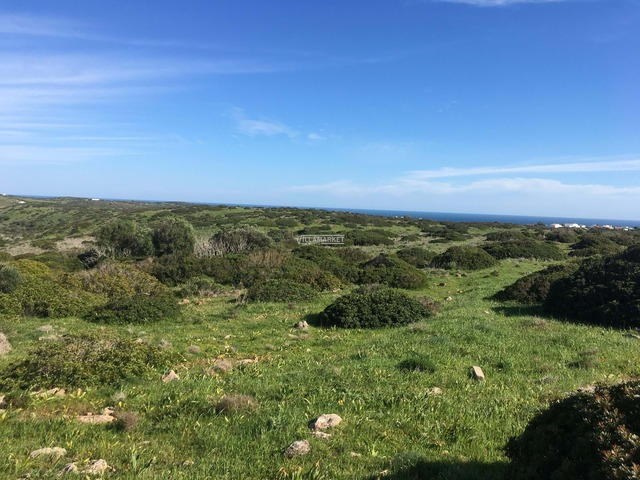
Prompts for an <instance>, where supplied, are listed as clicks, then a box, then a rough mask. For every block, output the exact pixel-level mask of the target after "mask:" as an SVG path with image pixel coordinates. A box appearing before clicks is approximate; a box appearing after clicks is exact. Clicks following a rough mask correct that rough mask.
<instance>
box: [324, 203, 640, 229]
mask: <svg viewBox="0 0 640 480" xmlns="http://www.w3.org/2000/svg"><path fill="white" fill-rule="evenodd" d="M323 210H324V209H323ZM326 210H335V211H338V212H352V213H364V214H367V215H381V216H385V217H404V216H407V217H411V218H423V219H430V220H436V221H447V222H468V223H471V222H499V223H515V224H518V225H532V224H536V223H544V224H545V225H550V224H552V223H559V224H565V223H577V224H579V225H586V226H587V227H591V226H592V225H611V226H613V227H640V220H619V219H617V220H616V219H610V218H609V219H607V218H580V217H543V216H539V217H538V216H528V215H500V214H482V213H447V212H416V211H410V210H369V209H357V208H327V209H326Z"/></svg>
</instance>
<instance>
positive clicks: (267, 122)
mask: <svg viewBox="0 0 640 480" xmlns="http://www.w3.org/2000/svg"><path fill="white" fill-rule="evenodd" d="M231 116H232V118H233V120H234V122H235V129H236V131H237V132H238V133H241V134H242V135H246V136H248V137H255V136H260V135H264V136H267V137H273V136H277V135H285V136H287V137H289V138H293V137H296V136H297V135H298V132H297V131H296V130H295V129H293V128H291V127H289V126H287V125H285V124H284V123H282V122H279V121H278V120H272V119H268V118H264V117H260V118H257V119H256V118H249V117H247V116H246V114H245V113H244V111H242V110H241V109H239V108H235V109H234V110H233V112H232V114H231Z"/></svg>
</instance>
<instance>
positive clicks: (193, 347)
mask: <svg viewBox="0 0 640 480" xmlns="http://www.w3.org/2000/svg"><path fill="white" fill-rule="evenodd" d="M187 351H188V352H189V353H200V352H201V349H200V347H199V346H198V345H191V346H190V347H189V348H187Z"/></svg>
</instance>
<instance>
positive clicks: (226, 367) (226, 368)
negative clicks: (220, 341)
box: [213, 360, 233, 373]
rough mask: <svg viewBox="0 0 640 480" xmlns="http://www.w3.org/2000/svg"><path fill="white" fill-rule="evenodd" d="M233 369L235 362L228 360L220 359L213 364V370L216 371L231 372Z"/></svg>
mask: <svg viewBox="0 0 640 480" xmlns="http://www.w3.org/2000/svg"><path fill="white" fill-rule="evenodd" d="M231 370H233V364H232V363H231V362H229V361H227V360H218V361H217V362H216V363H214V364H213V371H214V372H216V373H221V372H230V371H231Z"/></svg>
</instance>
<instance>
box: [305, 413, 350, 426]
mask: <svg viewBox="0 0 640 480" xmlns="http://www.w3.org/2000/svg"><path fill="white" fill-rule="evenodd" d="M341 422H342V417H340V415H336V414H335V413H323V414H322V415H320V416H319V417H318V418H316V419H315V420H314V421H313V422H312V423H311V429H312V430H326V429H327V428H331V427H335V426H336V425H338V424H340V423H341Z"/></svg>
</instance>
